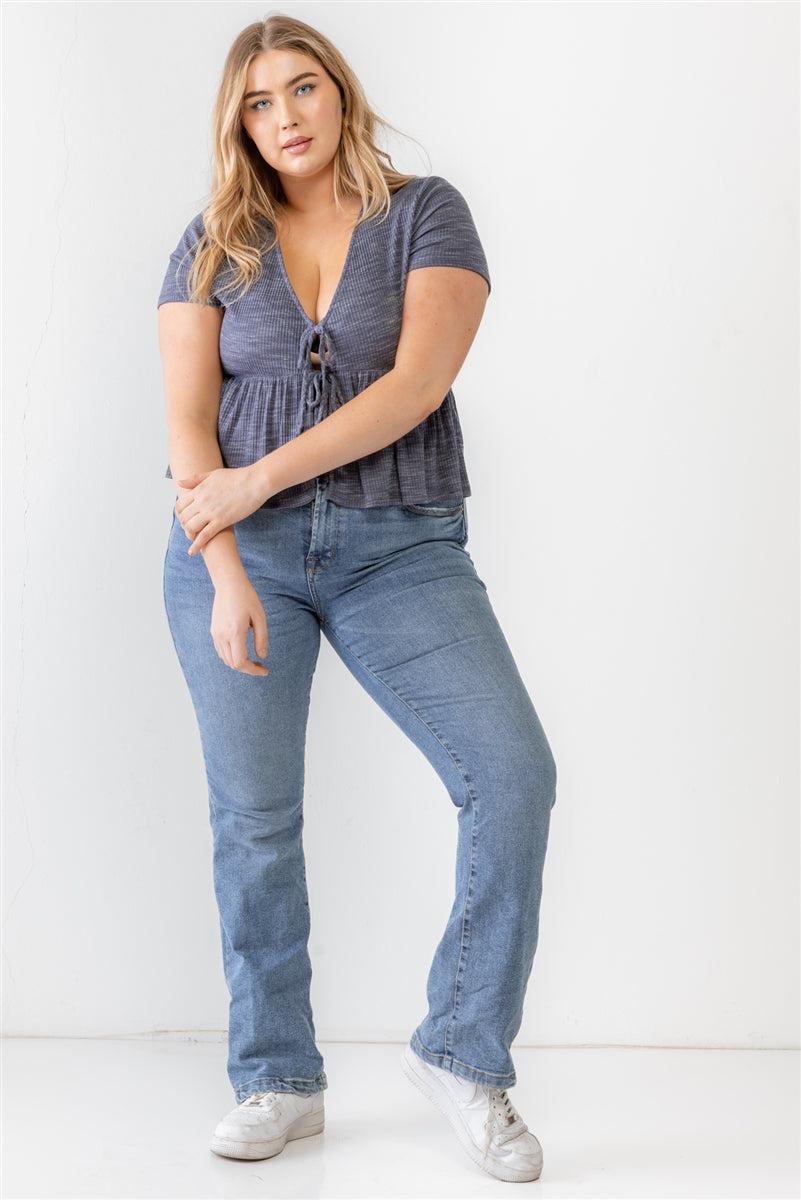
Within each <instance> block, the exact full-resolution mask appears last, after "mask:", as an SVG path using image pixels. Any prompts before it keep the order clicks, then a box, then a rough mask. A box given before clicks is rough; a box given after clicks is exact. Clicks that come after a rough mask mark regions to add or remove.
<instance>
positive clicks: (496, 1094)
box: [484, 1087, 529, 1146]
mask: <svg viewBox="0 0 801 1200" xmlns="http://www.w3.org/2000/svg"><path fill="white" fill-rule="evenodd" d="M484 1090H485V1092H486V1093H487V1099H488V1101H489V1113H488V1115H487V1120H486V1121H485V1123H484V1128H485V1129H486V1131H487V1133H491V1132H492V1130H493V1126H495V1131H496V1141H497V1143H498V1145H499V1146H503V1145H504V1144H505V1143H506V1142H510V1141H511V1140H512V1138H516V1137H518V1136H519V1135H520V1134H521V1133H528V1132H529V1129H528V1125H527V1124H526V1122H525V1121H524V1120H523V1118H522V1117H521V1116H520V1113H519V1112H518V1111H517V1109H516V1108H515V1106H514V1104H513V1103H512V1101H511V1099H510V1096H509V1093H508V1092H507V1090H506V1088H494V1087H485V1088H484Z"/></svg>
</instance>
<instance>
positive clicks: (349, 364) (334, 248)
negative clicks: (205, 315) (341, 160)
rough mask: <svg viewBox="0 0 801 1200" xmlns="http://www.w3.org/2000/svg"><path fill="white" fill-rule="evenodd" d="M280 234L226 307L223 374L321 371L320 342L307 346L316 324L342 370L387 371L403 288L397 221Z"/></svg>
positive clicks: (402, 256)
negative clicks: (251, 280)
mask: <svg viewBox="0 0 801 1200" xmlns="http://www.w3.org/2000/svg"><path fill="white" fill-rule="evenodd" d="M354 220H355V218H354ZM275 232H276V236H277V239H278V240H277V242H276V244H275V246H274V247H273V249H272V250H271V251H270V252H268V253H267V254H265V256H264V264H263V270H262V272H261V275H260V276H259V278H258V279H257V280H256V282H255V283H254V284H253V286H252V287H251V288H250V289H249V290H248V291H246V292H245V294H244V295H243V296H242V297H241V298H240V299H238V300H236V301H235V302H234V303H232V304H230V305H229V306H228V307H227V308H226V311H225V315H224V318H223V324H222V328H221V331H220V350H221V357H222V362H223V368H224V370H225V372H226V374H231V375H237V374H254V375H276V376H278V375H281V376H286V375H288V374H290V373H292V372H294V371H296V370H297V369H299V368H302V366H303V363H304V361H305V363H306V365H307V366H309V365H311V366H315V367H319V351H318V348H317V347H318V346H319V341H318V342H317V346H314V345H313V344H312V345H311V346H310V343H313V342H314V339H316V338H317V335H318V331H317V330H316V329H315V330H314V332H313V333H312V327H314V326H317V325H322V326H323V328H324V330H325V335H326V338H327V339H328V340H327V341H326V343H325V346H324V349H325V351H326V355H327V357H328V358H329V359H330V360H331V361H332V363H333V365H334V366H335V367H336V368H337V369H342V370H346V371H348V372H351V373H352V372H353V371H358V370H365V371H370V370H376V369H381V370H388V369H390V368H391V367H392V365H393V363H394V360H395V351H396V349H397V345H398V337H399V334H400V325H401V317H402V309H403V291H404V284H405V266H404V264H405V257H406V253H405V252H406V239H405V237H404V236H403V233H402V230H400V229H399V228H398V226H397V223H396V222H394V221H389V220H387V221H383V222H374V221H367V222H362V223H361V224H360V225H358V226H354V225H353V224H352V225H351V226H350V228H348V226H347V225H345V224H344V223H343V224H340V225H339V227H338V228H337V227H334V228H331V229H328V230H326V231H324V232H322V233H321V232H320V231H315V230H310V229H306V230H305V231H304V230H303V229H301V228H299V227H298V226H295V227H294V228H291V229H287V227H286V226H284V227H283V228H277V229H276V231H275ZM306 352H308V353H309V358H308V359H304V355H305V353H306Z"/></svg>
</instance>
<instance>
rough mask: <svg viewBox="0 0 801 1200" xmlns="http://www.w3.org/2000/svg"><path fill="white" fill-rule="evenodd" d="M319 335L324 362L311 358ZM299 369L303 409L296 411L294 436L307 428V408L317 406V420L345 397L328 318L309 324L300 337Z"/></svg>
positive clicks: (318, 352) (315, 418)
mask: <svg viewBox="0 0 801 1200" xmlns="http://www.w3.org/2000/svg"><path fill="white" fill-rule="evenodd" d="M317 338H319V346H318V349H317V354H318V355H319V358H320V365H319V366H315V365H314V364H313V363H312V361H311V351H312V347H313V345H314V343H315V340H316V339H317ZM297 369H298V371H300V372H301V376H302V378H301V399H302V401H303V403H302V405H301V407H300V411H299V412H298V413H297V414H296V420H295V428H294V430H293V433H292V436H293V437H297V436H298V435H299V434H300V433H302V432H303V427H304V424H305V415H306V410H307V409H310V408H311V409H317V413H316V414H315V416H314V421H313V423H314V424H315V425H316V424H318V423H319V422H320V421H324V420H325V418H326V417H327V416H328V415H329V414H330V413H332V412H333V411H334V410H335V409H336V408H339V406H340V405H341V404H343V403H344V398H343V396H342V392H341V389H340V386H339V380H338V379H337V374H336V347H335V339H334V337H333V336H332V334H331V330H330V329H328V328H326V326H325V323H324V321H318V322H317V324H316V325H307V327H306V329H305V330H304V332H303V334H302V335H301V338H300V343H299V346H298V360H297Z"/></svg>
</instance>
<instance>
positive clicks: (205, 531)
mask: <svg viewBox="0 0 801 1200" xmlns="http://www.w3.org/2000/svg"><path fill="white" fill-rule="evenodd" d="M215 533H217V527H216V525H215V523H214V522H213V521H209V523H208V525H204V526H203V528H202V529H201V531H200V533H198V535H197V537H196V538H195V540H194V541H193V542H192V545H191V546H190V547H189V549H188V550H187V554H197V553H198V552H199V551H200V550H202V549H203V547H204V546H205V545H206V543H207V542H210V541H211V539H212V538H213V537H214V535H215Z"/></svg>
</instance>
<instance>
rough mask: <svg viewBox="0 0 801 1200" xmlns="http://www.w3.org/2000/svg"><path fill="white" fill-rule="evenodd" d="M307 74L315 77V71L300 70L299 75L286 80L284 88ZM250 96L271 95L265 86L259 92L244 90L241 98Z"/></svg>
mask: <svg viewBox="0 0 801 1200" xmlns="http://www.w3.org/2000/svg"><path fill="white" fill-rule="evenodd" d="M308 76H311V77H312V78H314V79H316V78H317V72H316V71H302V72H301V74H300V75H293V76H292V78H291V79H288V80H287V82H286V83H285V84H284V88H285V89H286V88H291V87H292V84H293V83H297V82H298V81H299V80H301V79H306V78H307V77H308ZM252 96H272V92H268V91H267V89H266V88H262V89H261V91H259V92H245V95H244V96H243V99H244V100H250V98H251V97H252Z"/></svg>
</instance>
